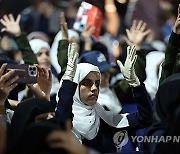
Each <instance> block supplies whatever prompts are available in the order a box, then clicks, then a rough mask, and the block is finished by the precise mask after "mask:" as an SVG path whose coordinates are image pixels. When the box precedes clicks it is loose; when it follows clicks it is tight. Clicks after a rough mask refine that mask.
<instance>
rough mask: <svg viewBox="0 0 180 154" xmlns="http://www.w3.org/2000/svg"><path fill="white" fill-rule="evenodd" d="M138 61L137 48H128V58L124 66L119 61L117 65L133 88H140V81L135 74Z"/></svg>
mask: <svg viewBox="0 0 180 154" xmlns="http://www.w3.org/2000/svg"><path fill="white" fill-rule="evenodd" d="M136 60H137V55H136V48H135V46H128V47H127V57H126V61H125V64H124V66H123V64H122V63H121V62H120V61H119V60H117V64H118V65H119V67H120V70H121V72H122V74H123V76H124V78H125V79H126V80H127V82H128V83H129V85H130V86H132V87H137V86H140V81H139V79H138V77H137V75H136V73H135V63H136Z"/></svg>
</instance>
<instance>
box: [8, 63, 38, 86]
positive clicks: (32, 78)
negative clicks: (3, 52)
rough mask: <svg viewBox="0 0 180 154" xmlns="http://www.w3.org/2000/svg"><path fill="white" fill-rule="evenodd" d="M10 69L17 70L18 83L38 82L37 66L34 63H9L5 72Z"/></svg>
mask: <svg viewBox="0 0 180 154" xmlns="http://www.w3.org/2000/svg"><path fill="white" fill-rule="evenodd" d="M10 70H15V72H14V74H13V75H12V77H14V76H18V77H19V79H18V80H16V83H19V84H32V83H36V82H37V75H38V71H37V67H36V66H34V65H26V64H21V65H18V64H7V66H6V69H5V73H6V72H9V71H10Z"/></svg>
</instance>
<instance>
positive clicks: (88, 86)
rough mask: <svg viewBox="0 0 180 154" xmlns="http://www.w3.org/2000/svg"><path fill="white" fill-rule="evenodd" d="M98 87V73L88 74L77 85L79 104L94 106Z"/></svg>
mask: <svg viewBox="0 0 180 154" xmlns="http://www.w3.org/2000/svg"><path fill="white" fill-rule="evenodd" d="M99 85H100V74H99V73H98V72H94V71H92V72H90V73H89V74H88V75H87V76H86V77H85V78H84V79H83V80H82V81H81V82H80V83H79V95H80V100H81V102H83V103H85V104H86V105H90V106H91V105H94V104H96V101H97V99H98V94H99Z"/></svg>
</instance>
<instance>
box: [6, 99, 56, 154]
mask: <svg viewBox="0 0 180 154" xmlns="http://www.w3.org/2000/svg"><path fill="white" fill-rule="evenodd" d="M48 112H54V108H53V107H52V103H51V102H48V101H46V100H43V99H37V98H31V99H27V100H25V101H23V102H22V103H20V104H18V106H17V108H16V110H15V112H14V115H13V118H12V122H11V126H10V130H9V133H8V134H9V136H8V140H9V141H8V150H10V151H11V150H12V151H13V149H14V148H16V147H17V145H18V144H19V142H20V140H21V138H22V136H23V135H24V134H25V133H26V129H27V127H28V126H29V125H30V124H33V123H34V120H35V116H37V115H39V114H43V113H48Z"/></svg>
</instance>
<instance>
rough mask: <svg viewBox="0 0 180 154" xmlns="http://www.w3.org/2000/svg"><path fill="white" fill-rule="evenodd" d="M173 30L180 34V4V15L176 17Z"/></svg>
mask: <svg viewBox="0 0 180 154" xmlns="http://www.w3.org/2000/svg"><path fill="white" fill-rule="evenodd" d="M172 30H173V32H174V33H176V34H177V35H179V34H180V4H179V7H178V16H177V18H176V21H175V24H174V26H173V29H172Z"/></svg>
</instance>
